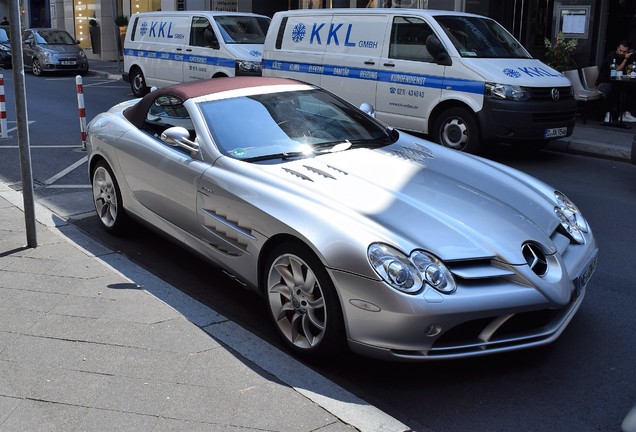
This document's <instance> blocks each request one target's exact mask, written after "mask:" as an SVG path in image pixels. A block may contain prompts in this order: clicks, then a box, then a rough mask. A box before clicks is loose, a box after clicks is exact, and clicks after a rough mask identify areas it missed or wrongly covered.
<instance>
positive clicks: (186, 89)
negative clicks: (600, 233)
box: [87, 77, 598, 361]
mask: <svg viewBox="0 0 636 432" xmlns="http://www.w3.org/2000/svg"><path fill="white" fill-rule="evenodd" d="M87 140H88V141H87V149H88V155H89V174H90V179H91V184H92V190H93V197H94V202H95V208H96V210H97V214H98V216H99V219H100V221H101V223H102V225H103V226H104V228H105V229H106V230H108V231H110V232H112V233H125V230H124V228H125V226H126V224H127V223H129V222H130V219H135V220H137V221H142V222H143V223H145V224H149V225H151V226H153V227H154V228H156V229H158V230H159V231H161V232H163V233H165V234H167V235H168V236H170V237H172V238H173V239H174V240H175V241H178V242H181V243H183V244H184V245H185V246H187V247H188V248H190V249H192V250H194V251H195V252H197V253H199V254H201V255H203V256H204V257H206V258H207V259H209V260H210V261H211V262H213V263H214V264H215V265H217V266H219V267H220V268H222V269H223V270H225V271H226V272H228V273H230V274H231V275H233V276H234V277H235V278H236V279H238V280H239V281H241V282H242V283H243V284H244V285H246V286H248V287H250V288H252V289H254V290H255V291H257V292H258V293H260V294H261V295H262V296H263V298H264V299H265V301H266V302H267V305H268V307H267V310H268V311H269V312H270V314H271V318H272V321H273V323H274V325H275V327H276V329H277V330H278V332H279V333H280V335H281V336H282V339H283V340H284V341H285V343H286V344H287V345H288V347H289V348H290V349H291V350H293V351H295V352H296V353H297V354H299V355H302V356H305V357H309V358H324V357H328V356H332V355H334V354H335V353H338V352H340V351H342V350H343V349H345V348H346V347H347V346H348V347H349V348H350V349H352V350H353V351H355V352H358V353H361V354H364V355H369V356H374V357H378V358H385V359H395V360H411V361H418V360H427V359H448V358H457V357H468V356H476V355H483V354H488V353H496V352H504V351H510V350H516V349H520V348H529V347H536V346H540V345H545V344H548V343H550V342H552V341H554V340H555V339H556V338H557V337H558V336H559V335H560V334H561V333H562V332H563V330H564V329H565V327H566V326H567V324H568V323H569V322H570V320H571V319H572V317H573V316H574V314H575V312H576V311H577V309H578V308H579V306H580V304H581V301H582V299H583V296H584V294H585V288H586V284H587V282H588V280H589V279H590V276H591V275H592V273H593V272H594V269H595V267H596V262H597V253H598V249H597V246H596V242H595V240H594V237H593V235H592V231H591V229H590V227H589V225H588V223H587V222H586V220H585V219H584V217H583V216H582V215H581V212H580V211H579V210H578V209H577V207H576V206H575V205H574V204H573V203H572V202H571V201H570V200H569V199H568V198H567V197H566V196H565V195H564V194H563V193H561V192H559V191H556V190H554V189H553V188H551V187H550V186H548V185H546V184H544V183H542V182H540V181H538V180H536V179H534V178H532V177H530V176H528V175H526V174H523V173H521V172H519V171H516V170H514V169H511V168H509V167H506V166H504V165H500V164H498V163H495V162H491V161H488V160H485V159H481V158H479V157H476V156H472V155H467V154H463V153H460V152H456V151H453V150H449V149H445V148H443V147H440V146H438V145H436V144H433V143H431V142H428V141H425V140H422V139H419V138H416V137H414V136H411V135H409V134H406V133H403V132H399V131H397V130H395V129H392V128H389V127H387V126H386V125H384V124H382V123H380V122H378V121H376V120H375V119H374V118H373V116H372V115H371V112H370V111H369V112H368V113H367V112H363V111H362V110H360V109H358V108H356V107H354V106H352V105H350V104H348V103H347V102H345V101H343V100H342V99H340V98H338V97H337V96H334V95H333V94H331V93H329V92H327V91H325V90H323V89H321V88H319V87H316V86H312V85H308V84H304V83H301V82H297V81H292V80H286V79H275V78H261V77H259V78H246V77H240V78H219V79H213V80H208V81H200V82H194V83H185V84H179V85H175V86H172V87H166V88H163V89H160V90H155V91H153V92H151V93H149V94H148V95H146V96H145V97H144V98H142V99H136V100H131V101H128V102H124V103H121V104H119V105H116V106H115V107H113V108H111V109H110V110H109V111H108V112H105V113H102V114H99V115H98V116H96V117H95V118H94V119H93V120H92V121H91V122H90V124H89V126H88V138H87ZM237 286H238V285H237Z"/></svg>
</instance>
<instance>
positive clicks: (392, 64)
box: [384, 63, 395, 67]
mask: <svg viewBox="0 0 636 432" xmlns="http://www.w3.org/2000/svg"><path fill="white" fill-rule="evenodd" d="M384 66H386V67H395V63H384Z"/></svg>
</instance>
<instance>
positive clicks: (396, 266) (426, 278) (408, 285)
mask: <svg viewBox="0 0 636 432" xmlns="http://www.w3.org/2000/svg"><path fill="white" fill-rule="evenodd" d="M367 257H368V259H369V263H370V264H371V267H373V269H374V270H375V272H376V273H377V274H378V275H379V276H380V277H381V278H382V280H384V281H385V282H386V283H388V284H389V285H391V286H392V287H393V288H395V289H397V290H398V291H402V292H404V293H408V294H414V293H417V292H419V291H420V290H421V289H422V287H423V286H424V284H426V285H429V286H431V287H432V288H434V289H436V290H437V291H439V292H441V293H444V294H451V293H453V292H455V290H456V289H457V285H456V284H455V280H454V279H453V276H452V274H451V272H450V270H448V267H446V266H445V265H444V263H442V262H441V261H440V260H439V259H438V258H436V257H435V256H433V255H431V254H428V253H426V252H424V251H421V250H416V251H414V252H413V253H411V256H406V255H405V254H403V253H402V252H400V251H399V250H397V249H395V248H393V247H391V246H388V245H385V244H381V243H374V244H372V245H371V246H369V250H368V251H367Z"/></svg>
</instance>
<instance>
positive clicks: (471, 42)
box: [435, 16, 532, 58]
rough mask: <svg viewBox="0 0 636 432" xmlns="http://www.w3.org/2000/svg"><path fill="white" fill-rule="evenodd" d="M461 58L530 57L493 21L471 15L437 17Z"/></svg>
mask: <svg viewBox="0 0 636 432" xmlns="http://www.w3.org/2000/svg"><path fill="white" fill-rule="evenodd" d="M435 20H436V21H437V22H438V23H439V25H440V26H441V27H442V28H443V29H444V31H445V32H446V35H447V36H448V37H449V38H450V40H451V41H452V42H453V45H455V48H457V51H459V55H461V56H462V57H472V58H532V56H531V55H530V54H529V53H528V51H526V50H525V48H524V47H523V46H521V44H520V43H519V42H517V40H516V39H515V38H514V37H512V35H511V34H510V33H508V32H507V31H506V29H504V28H503V27H502V26H501V25H499V24H498V23H497V22H496V21H494V20H491V19H489V18H480V17H472V16H437V17H435Z"/></svg>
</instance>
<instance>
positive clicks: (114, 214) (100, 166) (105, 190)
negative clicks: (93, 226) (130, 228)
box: [91, 161, 129, 234]
mask: <svg viewBox="0 0 636 432" xmlns="http://www.w3.org/2000/svg"><path fill="white" fill-rule="evenodd" d="M91 185H92V188H93V203H94V204H95V211H96V212H97V217H98V218H99V222H100V223H101V225H102V227H104V229H106V231H108V232H110V233H113V234H121V233H123V232H124V231H125V229H126V226H127V225H128V223H129V221H128V215H127V214H126V211H125V210H124V207H123V206H122V198H121V191H120V189H119V184H117V179H115V175H114V174H113V172H112V170H111V169H110V167H109V166H108V164H107V163H106V162H104V161H100V162H98V163H97V165H96V166H95V169H94V170H93V175H92V176H91Z"/></svg>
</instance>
